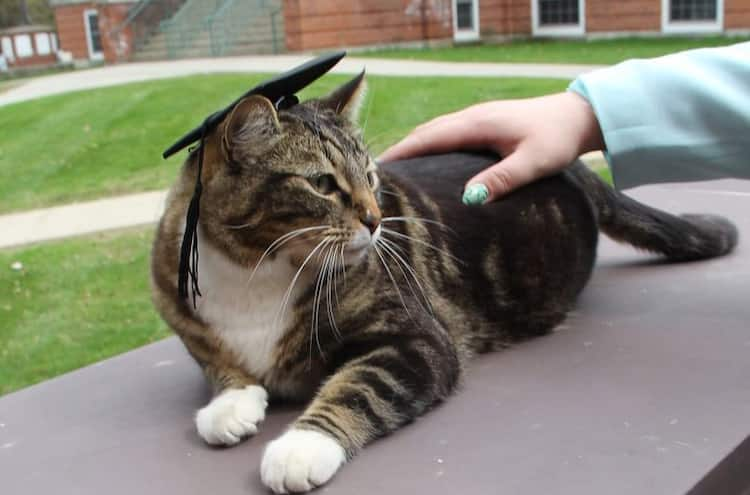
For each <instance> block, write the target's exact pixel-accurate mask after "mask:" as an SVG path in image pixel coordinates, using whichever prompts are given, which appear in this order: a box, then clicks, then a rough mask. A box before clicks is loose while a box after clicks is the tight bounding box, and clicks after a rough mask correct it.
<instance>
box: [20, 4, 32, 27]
mask: <svg viewBox="0 0 750 495" xmlns="http://www.w3.org/2000/svg"><path fill="white" fill-rule="evenodd" d="M18 9H19V13H20V14H21V15H20V16H19V17H20V23H21V24H31V17H30V16H29V6H28V5H26V0H18Z"/></svg>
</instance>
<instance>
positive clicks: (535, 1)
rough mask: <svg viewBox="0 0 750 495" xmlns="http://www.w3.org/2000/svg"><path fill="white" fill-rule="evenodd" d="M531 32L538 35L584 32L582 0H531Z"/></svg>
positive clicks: (579, 33)
mask: <svg viewBox="0 0 750 495" xmlns="http://www.w3.org/2000/svg"><path fill="white" fill-rule="evenodd" d="M531 17H532V32H533V34H534V35H538V36H580V35H583V34H584V33H585V17H586V11H585V1H584V0H531Z"/></svg>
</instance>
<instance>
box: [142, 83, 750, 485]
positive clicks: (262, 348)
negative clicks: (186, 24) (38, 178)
mask: <svg viewBox="0 0 750 495" xmlns="http://www.w3.org/2000/svg"><path fill="white" fill-rule="evenodd" d="M364 87H365V83H364V79H363V77H362V76H360V77H357V78H355V79H353V80H352V81H350V82H348V83H346V84H344V85H343V86H341V87H340V88H338V89H336V90H335V91H334V92H333V93H331V94H330V95H328V96H326V97H323V98H319V99H313V100H309V101H306V102H303V103H300V104H298V105H296V106H293V107H291V108H288V109H285V110H281V111H277V110H276V109H275V107H274V106H273V105H272V104H271V102H270V101H269V100H267V99H265V98H264V97H262V96H257V95H255V96H249V97H247V98H245V99H243V100H242V101H241V102H240V103H239V104H238V105H237V106H236V107H235V108H234V109H233V111H232V112H231V113H230V114H229V115H228V116H227V117H226V119H225V120H224V122H223V123H222V124H220V125H219V126H218V127H217V128H216V129H215V130H214V131H213V132H212V133H211V134H210V135H208V136H207V138H206V140H205V143H204V150H203V152H204V153H205V155H204V165H203V166H204V169H203V175H202V178H203V199H202V204H201V216H200V224H199V229H198V240H199V245H200V258H199V263H198V273H199V277H200V295H197V296H195V299H194V300H191V299H190V298H187V299H184V298H181V297H179V296H178V289H177V279H178V277H177V270H178V260H179V247H180V241H181V239H182V234H183V231H184V228H185V220H184V215H185V211H186V209H187V207H188V203H189V201H190V198H191V196H192V193H193V185H194V183H195V178H196V177H195V175H196V160H197V154H198V153H199V152H200V150H194V151H193V152H191V154H190V156H189V157H188V159H187V160H186V162H185V164H184V165H183V168H182V171H181V174H180V176H179V178H178V180H177V181H176V184H175V185H174V187H173V188H172V190H171V192H170V196H169V199H168V201H167V207H166V210H165V213H164V216H163V218H162V219H161V222H160V224H159V226H158V230H157V235H156V238H155V241H154V246H153V253H152V287H153V300H154V303H155V306H156V307H157V309H158V310H159V312H160V313H161V315H162V317H163V318H164V320H165V321H166V322H167V323H168V324H169V326H170V327H171V328H172V329H173V330H174V332H175V333H176V334H177V335H178V336H179V337H180V338H181V339H182V341H183V343H184V345H185V347H186V348H187V350H188V352H189V353H190V354H191V355H192V356H193V358H194V359H195V360H196V361H197V362H198V364H199V365H200V366H201V367H202V369H203V371H204V373H205V375H206V377H207V378H208V380H209V382H210V383H211V384H212V386H213V389H214V392H215V395H214V397H213V399H212V400H211V401H210V402H209V404H208V405H206V406H205V407H203V408H202V409H200V410H199V411H198V412H197V414H196V417H195V422H196V428H197V431H198V434H199V435H200V436H201V437H202V438H203V439H204V440H205V441H206V442H207V443H209V444H214V445H233V444H236V443H238V442H239V441H241V440H242V439H244V438H246V437H249V436H251V435H253V434H254V433H256V432H257V429H258V427H259V424H260V423H261V422H262V421H263V419H264V416H265V411H266V406H267V403H268V398H269V394H270V396H271V397H275V398H279V399H286V400H297V401H306V402H307V406H306V409H305V410H304V412H303V413H302V414H301V416H299V417H298V418H297V419H296V421H294V423H293V424H292V425H291V426H290V427H289V429H288V430H287V431H286V432H285V433H284V434H282V435H281V436H280V437H279V438H277V439H276V440H274V441H272V442H271V443H269V444H268V446H267V447H266V449H265V452H264V454H263V459H262V463H261V478H262V481H263V483H264V484H265V485H266V486H268V487H269V488H270V489H272V490H273V491H274V492H277V493H286V492H304V491H308V490H311V489H313V488H315V487H317V486H320V485H322V484H324V483H326V482H327V481H328V480H329V479H330V478H331V477H332V476H333V475H334V474H335V473H336V471H337V470H338V469H339V468H340V467H341V466H342V465H343V464H344V463H345V462H346V461H348V460H350V459H351V458H352V457H353V456H355V455H356V454H357V452H359V451H360V450H361V449H362V448H363V447H364V446H365V445H366V444H368V443H369V442H371V441H373V440H374V439H376V438H378V437H380V436H383V435H386V434H388V433H390V432H392V431H394V430H396V429H397V428H399V427H400V426H402V425H404V424H406V423H409V422H410V421H412V420H414V419H415V418H417V417H418V416H420V415H421V414H423V413H425V412H426V411H428V410H429V409H430V408H432V407H434V406H436V405H437V404H439V403H440V402H441V401H443V400H445V399H446V398H447V397H448V396H449V395H450V394H451V393H452V392H453V391H454V390H455V389H456V387H457V386H458V385H459V383H460V381H461V378H462V376H463V375H464V370H465V367H466V364H467V362H468V361H469V360H470V358H471V357H472V356H473V355H475V354H477V353H483V352H488V351H492V350H495V349H501V348H504V347H507V346H510V345H512V344H514V343H516V342H519V341H521V340H523V339H526V338H529V337H533V336H537V335H542V334H545V333H547V332H549V331H550V330H551V329H553V328H554V327H555V326H556V325H558V324H560V323H561V322H562V321H563V319H564V318H565V316H566V313H567V312H568V311H570V310H571V308H572V307H573V305H574V303H575V300H576V297H577V295H578V294H579V293H580V292H581V290H582V289H583V287H584V285H585V284H586V282H587V281H588V279H589V276H590V274H591V271H592V268H593V266H594V262H595V256H596V246H597V239H598V234H599V230H600V229H601V231H603V232H604V233H605V234H607V235H609V236H610V237H612V238H614V239H616V240H618V241H623V242H626V243H630V244H632V245H633V246H635V247H636V248H639V249H642V250H646V251H650V252H654V253H658V254H660V255H663V256H665V257H666V258H667V259H668V260H673V261H690V260H699V259H706V258H711V257H715V256H721V255H724V254H726V253H729V252H730V251H731V250H732V249H733V248H734V246H735V245H736V243H737V238H738V235H737V230H736V229H735V227H734V226H733V225H732V224H731V223H730V222H728V221H727V220H725V219H723V218H721V217H716V216H710V215H683V216H679V217H678V216H673V215H671V214H668V213H665V212H662V211H659V210H656V209H653V208H650V207H648V206H645V205H642V204H640V203H638V202H636V201H634V200H632V199H630V198H628V197H627V196H625V195H623V194H621V193H618V192H616V191H615V190H613V189H611V188H610V187H609V186H608V185H606V184H605V183H604V182H602V181H601V180H600V179H599V178H598V177H597V176H596V174H594V173H593V172H591V171H589V170H588V169H587V168H586V167H585V166H584V165H583V164H581V163H580V162H576V163H575V164H573V165H571V167H570V168H569V169H567V170H566V171H565V172H563V173H562V174H559V175H557V176H553V177H550V178H546V179H543V180H540V181H537V182H536V183H534V184H531V185H529V186H526V187H524V188H522V189H520V190H518V191H516V192H514V193H512V194H510V195H508V196H507V197H505V198H503V199H502V200H500V201H497V202H495V203H492V204H487V205H483V206H465V205H462V204H461V202H460V197H461V192H462V191H461V187H462V185H463V184H464V183H465V181H466V180H467V179H468V178H469V177H471V176H473V175H474V174H475V173H476V172H478V171H479V170H481V169H483V168H484V167H486V166H488V165H489V164H491V163H493V162H494V161H495V160H496V159H497V158H496V157H493V156H490V155H486V154H473V153H452V154H445V155H436V156H431V157H423V158H419V159H413V160H409V161H408V162H402V163H394V164H390V165H388V166H383V167H380V168H379V167H378V166H377V164H376V163H375V161H374V160H373V159H372V158H371V157H370V155H369V154H368V152H367V149H366V147H365V145H364V144H363V141H362V138H361V134H360V131H359V130H358V128H357V126H356V121H357V113H358V109H359V104H360V102H361V99H362V94H363V91H364Z"/></svg>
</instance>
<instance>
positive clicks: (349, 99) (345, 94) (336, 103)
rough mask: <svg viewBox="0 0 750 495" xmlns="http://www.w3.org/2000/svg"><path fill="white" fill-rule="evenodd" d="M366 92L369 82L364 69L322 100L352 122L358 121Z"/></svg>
mask: <svg viewBox="0 0 750 495" xmlns="http://www.w3.org/2000/svg"><path fill="white" fill-rule="evenodd" d="M366 92H367V82H366V81H365V71H364V70H363V71H362V72H360V73H359V75H358V76H357V77H355V78H354V79H352V80H351V81H349V82H348V83H346V84H344V85H343V86H341V87H339V88H338V89H336V90H335V91H334V92H333V93H331V94H330V95H328V96H326V97H325V98H323V99H322V100H321V102H322V103H323V106H325V107H328V108H330V109H332V110H333V111H334V112H336V113H337V114H339V115H341V116H343V117H346V118H347V119H349V121H350V122H354V123H356V122H357V120H358V119H359V111H360V109H361V108H362V103H363V102H364V100H365V93H366Z"/></svg>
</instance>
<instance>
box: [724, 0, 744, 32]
mask: <svg viewBox="0 0 750 495" xmlns="http://www.w3.org/2000/svg"><path fill="white" fill-rule="evenodd" d="M724 28H725V29H750V0H724Z"/></svg>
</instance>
